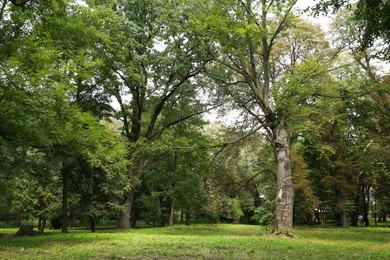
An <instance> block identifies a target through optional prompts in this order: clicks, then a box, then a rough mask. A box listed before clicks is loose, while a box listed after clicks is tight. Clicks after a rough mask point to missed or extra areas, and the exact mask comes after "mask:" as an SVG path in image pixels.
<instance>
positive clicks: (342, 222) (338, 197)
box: [336, 189, 348, 228]
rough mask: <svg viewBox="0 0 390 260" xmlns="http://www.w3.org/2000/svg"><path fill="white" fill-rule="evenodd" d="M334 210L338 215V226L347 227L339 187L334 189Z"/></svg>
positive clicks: (345, 213)
mask: <svg viewBox="0 0 390 260" xmlns="http://www.w3.org/2000/svg"><path fill="white" fill-rule="evenodd" d="M336 212H337V214H338V216H339V225H340V227H342V228H346V227H348V219H347V212H346V210H345V205H344V198H343V194H342V192H341V190H340V189H337V190H336Z"/></svg>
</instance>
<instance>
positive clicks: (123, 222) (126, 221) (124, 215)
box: [118, 190, 134, 229]
mask: <svg viewBox="0 0 390 260" xmlns="http://www.w3.org/2000/svg"><path fill="white" fill-rule="evenodd" d="M133 197H134V190H131V191H129V193H128V194H127V195H126V197H125V199H124V203H123V207H124V211H122V212H121V215H120V217H119V224H118V228H120V229H128V228H130V214H131V208H132V204H133Z"/></svg>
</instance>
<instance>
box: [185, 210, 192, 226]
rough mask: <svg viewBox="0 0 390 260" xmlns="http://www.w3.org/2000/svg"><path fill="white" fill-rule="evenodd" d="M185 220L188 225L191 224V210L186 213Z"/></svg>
mask: <svg viewBox="0 0 390 260" xmlns="http://www.w3.org/2000/svg"><path fill="white" fill-rule="evenodd" d="M185 218H186V219H185V221H186V223H185V225H186V226H189V225H190V220H191V215H190V213H189V212H186V213H185Z"/></svg>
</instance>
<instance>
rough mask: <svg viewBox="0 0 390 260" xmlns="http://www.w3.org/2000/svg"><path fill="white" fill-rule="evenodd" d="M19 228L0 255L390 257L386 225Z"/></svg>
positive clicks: (1, 243)
mask: <svg viewBox="0 0 390 260" xmlns="http://www.w3.org/2000/svg"><path fill="white" fill-rule="evenodd" d="M15 232H16V229H0V233H2V234H5V237H4V238H0V259H390V229H387V228H348V229H345V230H341V229H338V228H318V227H314V228H303V227H299V228H296V229H295V231H294V232H295V235H296V238H284V237H276V236H273V235H270V234H267V233H266V231H265V229H264V228H261V227H258V226H247V225H225V224H220V225H214V226H210V225H194V226H189V227H186V226H175V227H164V228H147V229H134V230H127V231H118V230H105V231H99V232H96V233H90V232H88V231H80V230H74V231H73V230H71V231H70V233H69V234H65V235H62V234H60V233H59V232H57V231H55V232H53V233H52V234H51V235H44V236H39V237H24V238H12V235H13V234H14V233H15Z"/></svg>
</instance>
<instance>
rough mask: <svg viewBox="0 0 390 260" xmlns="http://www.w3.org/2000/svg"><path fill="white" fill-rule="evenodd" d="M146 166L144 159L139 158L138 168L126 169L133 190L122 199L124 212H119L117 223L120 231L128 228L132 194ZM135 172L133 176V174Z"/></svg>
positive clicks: (132, 199)
mask: <svg viewBox="0 0 390 260" xmlns="http://www.w3.org/2000/svg"><path fill="white" fill-rule="evenodd" d="M145 164H146V157H143V158H141V160H140V162H139V165H138V167H136V170H135V171H134V170H133V167H132V165H130V166H129V168H128V178H129V180H130V182H133V183H134V186H133V188H132V189H131V190H130V191H129V192H128V193H127V195H126V196H125V198H124V202H123V207H124V211H122V212H121V215H120V217H119V223H118V228H120V229H128V228H130V216H131V213H132V212H131V211H132V207H133V201H134V193H135V189H136V187H137V183H138V182H139V180H140V178H141V175H142V171H143V169H144V167H145ZM134 172H135V174H134Z"/></svg>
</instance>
